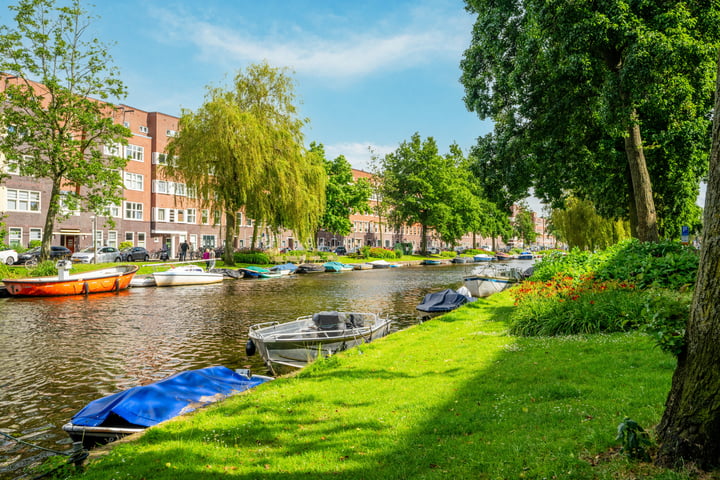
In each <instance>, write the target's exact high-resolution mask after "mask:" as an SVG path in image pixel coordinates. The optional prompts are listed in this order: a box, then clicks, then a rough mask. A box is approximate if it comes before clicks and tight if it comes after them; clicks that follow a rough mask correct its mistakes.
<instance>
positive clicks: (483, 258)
mask: <svg viewBox="0 0 720 480" xmlns="http://www.w3.org/2000/svg"><path fill="white" fill-rule="evenodd" d="M494 259H495V257H493V256H492V255H488V254H487V253H478V254H477V255H475V256H474V257H473V260H475V261H476V262H491V261H493V260H494Z"/></svg>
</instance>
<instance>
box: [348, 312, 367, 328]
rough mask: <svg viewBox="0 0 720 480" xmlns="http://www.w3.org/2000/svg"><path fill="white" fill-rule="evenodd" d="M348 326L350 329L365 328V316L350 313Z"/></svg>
mask: <svg viewBox="0 0 720 480" xmlns="http://www.w3.org/2000/svg"><path fill="white" fill-rule="evenodd" d="M347 326H348V328H362V327H364V326H365V315H363V314H362V313H348V315H347Z"/></svg>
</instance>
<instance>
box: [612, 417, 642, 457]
mask: <svg viewBox="0 0 720 480" xmlns="http://www.w3.org/2000/svg"><path fill="white" fill-rule="evenodd" d="M615 440H616V441H619V442H621V443H622V448H621V449H620V452H621V453H624V454H625V455H627V457H628V458H630V459H632V460H642V461H644V462H649V461H650V455H648V452H647V448H648V447H649V446H650V445H651V442H650V436H649V435H648V433H647V432H646V431H645V429H643V428H642V427H641V426H640V425H639V424H638V423H637V422H636V421H634V420H631V419H630V418H628V417H625V418H624V419H623V421H622V422H621V423H620V425H618V428H617V437H615Z"/></svg>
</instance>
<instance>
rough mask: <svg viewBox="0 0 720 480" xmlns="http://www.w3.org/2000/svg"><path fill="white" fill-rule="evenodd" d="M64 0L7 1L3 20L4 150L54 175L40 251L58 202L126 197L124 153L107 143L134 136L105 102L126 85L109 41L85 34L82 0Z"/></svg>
mask: <svg viewBox="0 0 720 480" xmlns="http://www.w3.org/2000/svg"><path fill="white" fill-rule="evenodd" d="M65 3H69V5H68V6H55V1H54V0H19V2H18V4H17V5H11V6H10V7H9V8H10V9H11V10H13V11H14V12H15V14H16V16H15V23H16V25H15V26H14V27H10V26H9V25H1V26H0V72H3V74H4V75H7V77H4V78H5V79H4V80H3V82H5V83H4V85H3V87H4V89H3V91H2V92H0V104H2V105H3V107H4V109H3V122H2V123H3V124H4V125H6V126H11V128H8V129H6V130H5V131H4V132H3V135H2V136H0V152H1V153H3V154H4V155H5V157H6V160H7V162H8V163H11V164H14V165H15V166H16V167H17V168H18V169H19V171H20V172H21V173H22V174H23V175H27V176H31V177H34V178H37V179H47V180H49V183H50V193H49V195H48V197H47V198H44V199H43V205H44V206H47V214H46V220H45V227H44V228H43V238H42V252H43V253H42V257H43V258H47V257H48V256H49V251H50V242H51V240H52V232H53V231H54V228H53V225H54V224H55V222H56V220H58V219H62V218H65V217H66V216H67V215H68V213H64V211H63V209H62V208H61V206H62V207H65V209H64V210H65V212H70V211H73V210H76V209H77V210H82V211H89V212H94V213H98V212H103V211H104V210H106V209H107V206H108V204H109V203H111V202H113V203H116V202H118V201H120V199H122V193H123V182H122V178H121V174H120V172H121V171H122V169H123V168H124V166H125V164H126V163H127V159H126V158H123V157H119V156H113V155H105V154H104V153H103V148H104V147H105V146H107V145H114V144H118V143H127V140H126V139H127V137H129V136H130V131H129V130H128V129H127V128H125V127H124V126H122V125H120V124H118V123H115V119H114V118H113V117H116V116H117V115H118V112H117V110H116V107H115V106H114V105H112V104H110V103H106V102H107V99H109V98H113V99H114V98H119V99H120V98H123V97H124V96H125V93H126V92H125V87H124V86H123V84H122V82H121V81H120V79H119V76H118V71H117V69H116V68H114V67H112V62H111V58H110V55H109V53H108V51H107V47H106V46H105V45H103V44H102V43H101V42H99V41H98V40H97V39H91V40H89V41H88V40H86V39H85V38H84V34H85V33H86V32H87V31H89V27H90V24H91V17H90V16H89V15H88V14H87V12H86V11H84V10H83V9H82V8H81V2H80V0H71V1H70V2H65ZM33 81H39V82H42V83H43V85H42V86H41V87H40V86H38V85H37V84H34V83H33ZM80 133H82V135H81V134H80ZM66 185H72V186H74V187H76V188H73V189H63V187H64V186H66ZM61 195H62V201H61Z"/></svg>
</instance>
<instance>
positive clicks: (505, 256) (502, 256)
mask: <svg viewBox="0 0 720 480" xmlns="http://www.w3.org/2000/svg"><path fill="white" fill-rule="evenodd" d="M495 258H496V259H498V260H510V259H512V255H510V254H507V253H505V252H496V253H495Z"/></svg>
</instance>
